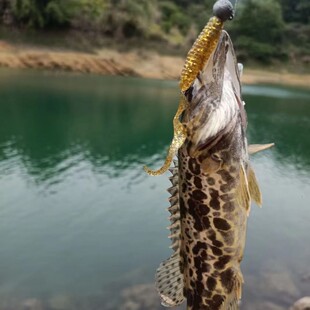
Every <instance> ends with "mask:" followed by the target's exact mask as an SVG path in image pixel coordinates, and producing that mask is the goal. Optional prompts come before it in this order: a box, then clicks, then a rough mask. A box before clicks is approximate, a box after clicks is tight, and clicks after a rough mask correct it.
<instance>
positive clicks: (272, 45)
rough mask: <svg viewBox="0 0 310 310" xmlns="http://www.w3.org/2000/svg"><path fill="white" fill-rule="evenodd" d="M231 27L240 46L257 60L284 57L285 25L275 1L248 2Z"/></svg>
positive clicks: (249, 0) (278, 5)
mask: <svg viewBox="0 0 310 310" xmlns="http://www.w3.org/2000/svg"><path fill="white" fill-rule="evenodd" d="M238 13H239V14H238V16H237V18H236V20H235V21H234V24H233V25H232V33H233V35H234V36H235V37H236V45H237V47H238V48H239V49H240V50H241V51H243V53H245V54H246V55H245V56H249V55H250V56H251V57H253V58H255V59H257V60H261V61H264V62H268V61H269V60H270V59H271V58H272V57H273V56H275V57H282V56H283V51H282V48H281V46H282V42H283V31H284V22H283V18H282V11H281V6H280V4H279V3H278V2H277V1H276V0H260V1H257V0H247V1H245V2H244V4H243V6H241V7H240V8H239V12H238Z"/></svg>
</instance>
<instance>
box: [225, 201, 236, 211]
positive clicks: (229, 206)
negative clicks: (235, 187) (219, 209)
mask: <svg viewBox="0 0 310 310" xmlns="http://www.w3.org/2000/svg"><path fill="white" fill-rule="evenodd" d="M223 210H224V211H225V212H233V211H234V210H235V205H234V204H233V202H231V201H229V202H225V203H224V205H223Z"/></svg>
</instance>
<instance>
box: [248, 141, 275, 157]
mask: <svg viewBox="0 0 310 310" xmlns="http://www.w3.org/2000/svg"><path fill="white" fill-rule="evenodd" d="M273 146H274V143H269V144H251V145H249V146H248V152H249V154H250V155H253V154H255V153H258V152H261V151H264V150H267V149H269V148H271V147H273Z"/></svg>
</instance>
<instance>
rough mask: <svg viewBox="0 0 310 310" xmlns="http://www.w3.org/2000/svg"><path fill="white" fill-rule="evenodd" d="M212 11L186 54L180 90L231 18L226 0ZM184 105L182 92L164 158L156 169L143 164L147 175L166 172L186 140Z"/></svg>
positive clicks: (201, 63)
mask: <svg viewBox="0 0 310 310" xmlns="http://www.w3.org/2000/svg"><path fill="white" fill-rule="evenodd" d="M213 13H214V15H215V16H213V17H211V18H210V20H209V22H208V23H207V25H206V26H205V27H204V29H203V30H202V32H201V33H200V35H199V36H198V38H197V39H196V41H195V43H194V44H193V46H192V48H191V49H190V51H189V52H188V54H187V57H186V61H185V64H184V67H183V70H182V72H181V78H180V90H181V92H185V91H186V90H187V89H188V88H189V87H190V86H191V85H192V83H193V82H194V80H195V79H196V77H197V75H198V73H199V71H201V70H202V68H203V67H204V66H205V64H206V63H207V61H208V60H209V58H210V55H211V54H212V52H213V51H214V49H215V48H216V46H217V44H218V41H219V38H220V35H221V31H222V29H223V26H224V22H225V21H226V20H227V19H232V18H233V10H232V9H231V3H230V2H229V1H228V0H219V1H217V2H216V3H215V5H214V7H213ZM186 106H187V101H186V99H185V97H184V96H183V94H182V96H181V100H180V103H179V107H178V110H177V113H176V115H175V116H174V118H173V130H174V134H173V140H172V142H171V145H170V147H169V150H168V155H167V157H166V160H165V162H164V164H163V166H162V167H161V168H160V169H158V170H152V169H150V168H148V167H147V166H145V167H144V170H145V171H146V173H148V174H149V175H152V176H156V175H161V174H163V173H164V172H166V171H167V170H168V169H169V167H170V165H171V163H172V160H173V157H174V156H175V155H176V153H177V151H178V150H179V148H180V147H181V146H182V145H183V143H184V141H185V140H186V128H185V127H184V126H183V125H182V123H181V122H180V116H181V114H182V113H183V111H184V110H185V109H186Z"/></svg>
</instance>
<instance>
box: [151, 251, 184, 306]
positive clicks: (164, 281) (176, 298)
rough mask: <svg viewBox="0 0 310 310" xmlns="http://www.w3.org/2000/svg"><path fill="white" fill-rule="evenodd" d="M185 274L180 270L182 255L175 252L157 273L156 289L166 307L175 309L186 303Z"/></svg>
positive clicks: (161, 265)
mask: <svg viewBox="0 0 310 310" xmlns="http://www.w3.org/2000/svg"><path fill="white" fill-rule="evenodd" d="M183 287H184V282H183V274H182V273H181V270H180V254H179V253H178V252H175V253H174V254H173V255H172V256H171V257H170V258H169V259H167V260H165V261H163V262H162V263H161V264H160V266H159V268H158V269H157V271H156V288H157V291H158V293H159V295H160V298H161V303H162V305H163V306H165V307H175V306H177V305H180V304H181V303H182V302H183V301H184V296H183Z"/></svg>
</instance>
